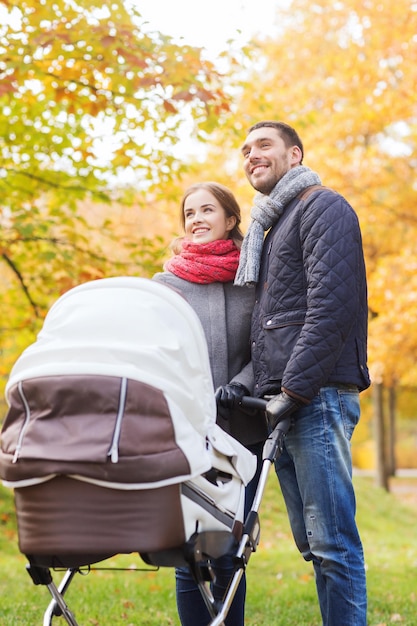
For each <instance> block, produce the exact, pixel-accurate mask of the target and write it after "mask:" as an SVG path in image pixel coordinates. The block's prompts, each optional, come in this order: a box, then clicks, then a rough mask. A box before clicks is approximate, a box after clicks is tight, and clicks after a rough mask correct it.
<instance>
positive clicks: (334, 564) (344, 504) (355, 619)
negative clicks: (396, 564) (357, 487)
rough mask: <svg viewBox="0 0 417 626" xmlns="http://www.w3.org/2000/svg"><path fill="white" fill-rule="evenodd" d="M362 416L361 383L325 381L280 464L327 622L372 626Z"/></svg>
mask: <svg viewBox="0 0 417 626" xmlns="http://www.w3.org/2000/svg"><path fill="white" fill-rule="evenodd" d="M359 415H360V409H359V394H358V392H357V391H356V390H355V389H350V388H347V387H344V386H343V385H340V386H338V387H337V388H336V387H333V386H328V387H323V388H322V389H321V390H320V392H319V394H318V395H317V396H316V397H315V398H314V399H313V401H312V402H311V403H310V404H309V405H308V406H306V407H303V408H301V409H299V410H298V411H297V413H296V414H295V416H294V418H295V423H294V426H293V427H292V428H291V430H290V431H289V433H288V435H287V436H286V439H285V449H284V452H283V454H282V455H281V457H280V458H279V459H278V460H277V461H276V464H275V469H276V472H277V476H278V479H279V483H280V486H281V490H282V494H283V496H284V499H285V503H286V507H287V511H288V517H289V520H290V524H291V529H292V532H293V535H294V539H295V543H296V545H297V547H298V549H299V551H300V552H301V554H302V555H303V557H304V559H305V560H306V561H312V562H313V566H314V572H315V578H316V587H317V594H318V599H319V604H320V610H321V615H322V620H323V626H366V610H367V597H366V578H365V566H364V555H363V549H362V543H361V540H360V537H359V533H358V529H357V526H356V522H355V513H356V501H355V494H354V489H353V485H352V459H351V450H350V439H351V437H352V434H353V431H354V428H355V426H356V424H357V422H358V420H359Z"/></svg>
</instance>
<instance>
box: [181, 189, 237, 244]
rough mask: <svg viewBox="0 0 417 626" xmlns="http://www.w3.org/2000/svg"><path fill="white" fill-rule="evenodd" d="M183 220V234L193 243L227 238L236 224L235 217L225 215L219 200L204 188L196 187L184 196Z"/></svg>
mask: <svg viewBox="0 0 417 626" xmlns="http://www.w3.org/2000/svg"><path fill="white" fill-rule="evenodd" d="M184 220H185V224H184V230H185V236H186V238H187V239H189V240H190V241H192V242H193V243H209V242H211V241H216V240H217V239H228V237H229V234H230V231H231V230H232V229H233V228H234V226H235V224H236V218H235V217H226V213H225V210H224V209H223V207H222V205H221V204H220V202H219V201H218V200H217V199H216V198H215V196H213V194H212V193H210V191H207V190H206V189H198V190H197V191H194V192H193V193H191V194H190V195H189V196H188V197H187V198H186V200H185V203H184Z"/></svg>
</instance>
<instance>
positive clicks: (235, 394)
mask: <svg viewBox="0 0 417 626" xmlns="http://www.w3.org/2000/svg"><path fill="white" fill-rule="evenodd" d="M249 395H250V394H249V391H248V389H246V387H245V386H244V385H241V384H240V383H230V384H229V385H224V386H223V387H218V388H217V389H216V394H215V397H216V402H217V404H219V405H220V406H223V407H225V408H227V409H233V408H234V407H235V406H237V405H238V404H239V403H240V402H241V400H242V398H243V396H249Z"/></svg>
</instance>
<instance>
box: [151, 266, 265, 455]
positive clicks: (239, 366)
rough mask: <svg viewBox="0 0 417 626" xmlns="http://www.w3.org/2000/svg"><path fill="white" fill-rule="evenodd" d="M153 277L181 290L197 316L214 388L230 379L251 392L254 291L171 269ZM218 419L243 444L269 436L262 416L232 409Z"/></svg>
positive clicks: (252, 442) (252, 381)
mask: <svg viewBox="0 0 417 626" xmlns="http://www.w3.org/2000/svg"><path fill="white" fill-rule="evenodd" d="M154 280H158V281H160V282H163V283H165V284H166V285H169V286H171V287H173V288H174V289H176V290H177V291H179V292H180V293H182V295H183V296H184V297H185V298H186V300H187V301H188V302H189V304H190V305H191V306H192V307H193V309H194V310H195V312H196V313H197V315H198V317H199V318H200V321H201V324H202V326H203V329H204V332H205V335H206V340H207V347H208V353H209V358H210V365H211V372H212V376H213V385H214V388H215V389H216V388H217V387H219V386H222V385H226V384H228V383H229V382H232V381H233V382H239V383H241V384H242V385H244V386H245V387H246V388H247V389H248V390H249V392H250V393H251V394H252V392H253V385H254V380H253V370H252V362H251V361H250V341H249V336H250V323H251V315H252V310H253V305H254V300H255V290H254V289H250V288H247V287H235V286H234V285H233V283H231V282H229V283H219V282H216V283H211V284H207V285H200V284H198V283H192V282H190V281H187V280H183V279H182V278H179V277H178V276H175V275H174V274H172V273H171V272H163V273H159V274H156V275H155V276H154ZM184 384H186V381H184ZM217 422H218V424H219V425H220V426H221V427H222V428H223V429H224V430H225V431H226V432H228V433H230V434H231V435H232V436H233V437H235V438H236V439H238V440H239V441H240V442H241V443H243V444H244V445H250V444H254V443H257V442H260V441H264V440H265V439H266V437H267V436H268V433H267V430H266V425H265V422H264V419H263V418H262V416H254V415H252V414H247V413H245V412H243V411H239V410H235V411H233V412H232V413H231V414H230V415H228V419H224V418H223V417H222V415H218V417H217Z"/></svg>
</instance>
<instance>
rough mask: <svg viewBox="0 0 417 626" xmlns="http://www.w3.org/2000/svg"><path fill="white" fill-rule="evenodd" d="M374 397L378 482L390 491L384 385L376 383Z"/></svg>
mask: <svg viewBox="0 0 417 626" xmlns="http://www.w3.org/2000/svg"><path fill="white" fill-rule="evenodd" d="M373 396H374V425H375V444H376V482H377V485H378V486H379V487H382V488H383V489H385V490H386V491H389V484H388V471H387V464H386V454H385V425H384V398H383V385H382V383H374V385H373Z"/></svg>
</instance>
